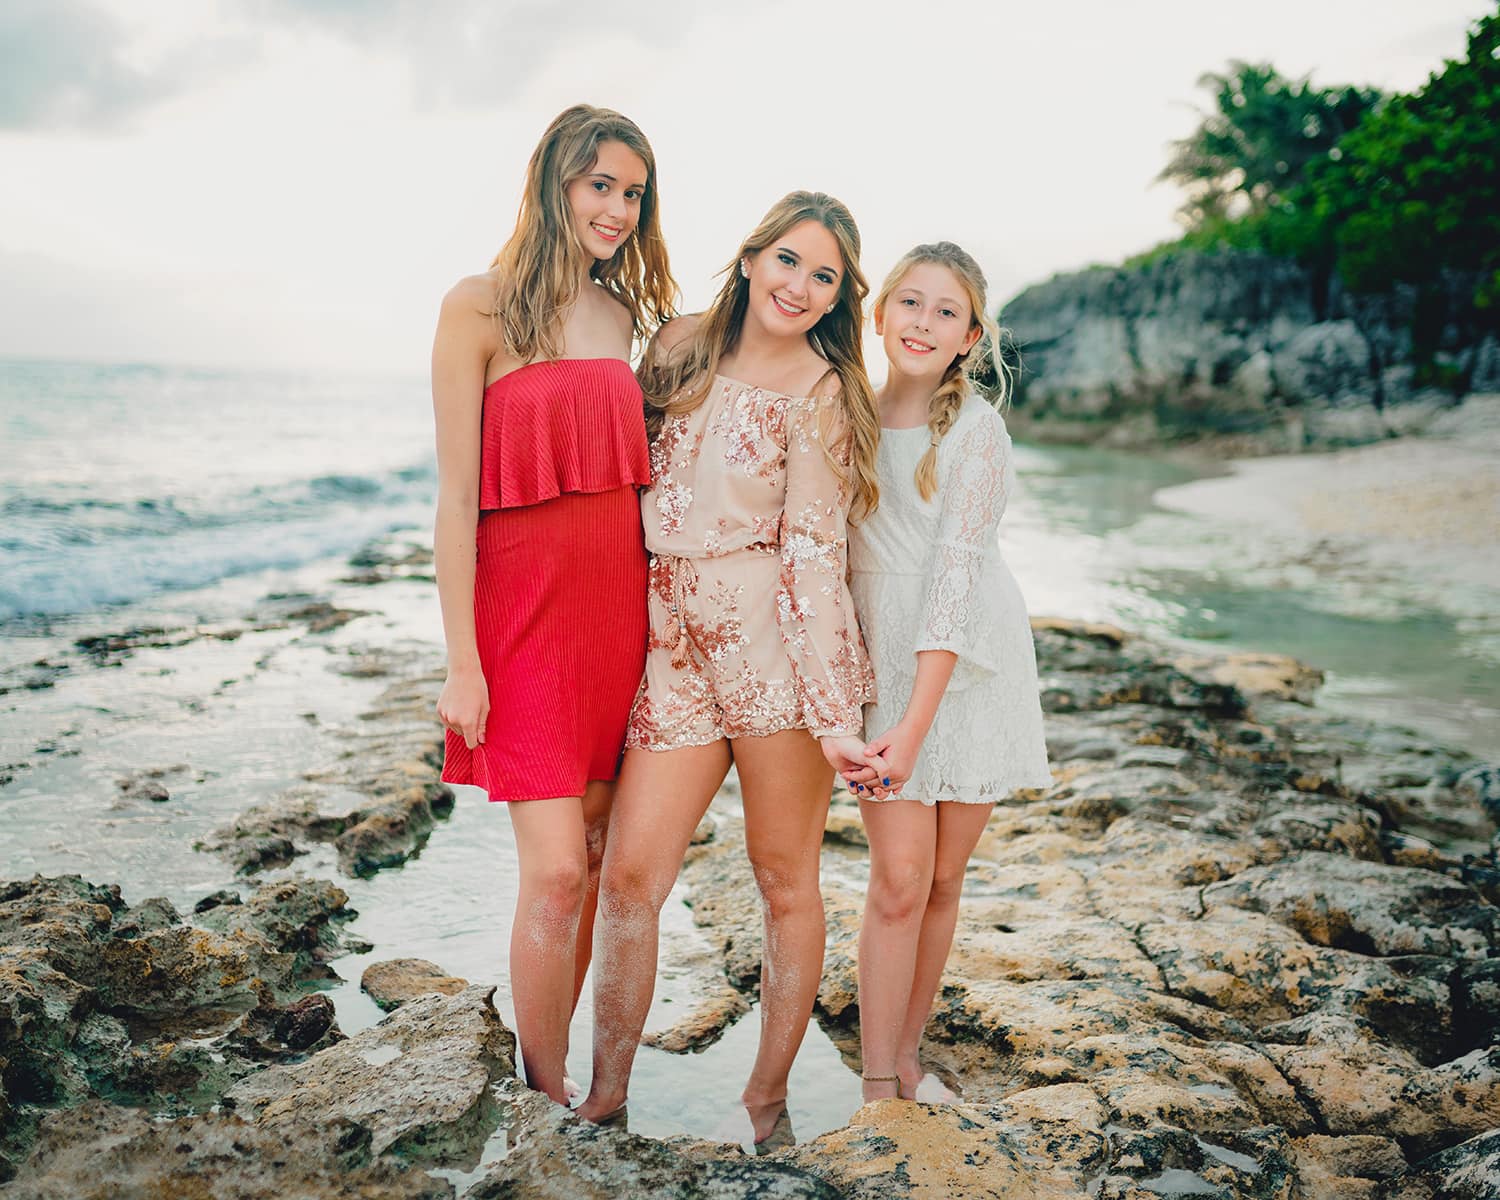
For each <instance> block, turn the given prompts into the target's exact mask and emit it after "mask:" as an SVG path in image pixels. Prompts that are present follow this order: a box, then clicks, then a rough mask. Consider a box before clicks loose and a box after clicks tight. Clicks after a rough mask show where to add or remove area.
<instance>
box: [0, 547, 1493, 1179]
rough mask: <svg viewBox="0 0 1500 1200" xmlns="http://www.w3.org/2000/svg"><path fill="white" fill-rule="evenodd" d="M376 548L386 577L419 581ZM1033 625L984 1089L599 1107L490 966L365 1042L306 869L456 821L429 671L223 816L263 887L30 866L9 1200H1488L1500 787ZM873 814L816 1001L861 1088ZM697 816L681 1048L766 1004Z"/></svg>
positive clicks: (725, 860) (980, 982)
mask: <svg viewBox="0 0 1500 1200" xmlns="http://www.w3.org/2000/svg"><path fill="white" fill-rule="evenodd" d="M364 559H365V561H364V562H363V563H362V565H361V567H360V570H361V572H363V573H365V575H366V576H367V577H366V578H362V579H360V580H359V582H361V583H368V584H375V583H379V582H381V580H382V578H390V577H397V578H399V577H402V576H403V574H409V573H410V572H411V571H413V570H418V571H419V570H421V563H420V562H417V561H415V560H413V559H412V558H411V556H410V554H407V555H405V557H404V560H403V561H399V562H398V561H397V560H398V559H403V555H401V554H389V553H388V554H385V555H383V556H382V555H381V554H378V553H372V554H368V555H365V556H364ZM382 573H384V574H382ZM372 596H373V593H372ZM1034 628H1035V632H1036V637H1037V645H1038V655H1039V662H1040V666H1041V669H1042V677H1043V689H1044V706H1045V708H1046V710H1047V735H1048V744H1049V749H1050V752H1051V757H1052V762H1053V770H1054V778H1055V782H1054V784H1053V786H1052V787H1051V788H1048V789H1046V790H1043V791H1037V792H1027V793H1019V794H1017V795H1016V796H1014V797H1012V798H1011V800H1010V801H1009V802H1007V803H1006V804H1005V805H1003V806H1001V807H1000V808H998V809H997V810H996V814H995V816H994V818H993V820H992V823H991V826H990V829H989V830H988V832H987V833H986V835H985V838H984V840H983V841H982V842H981V844H980V847H979V850H978V852H977V853H976V856H975V859H974V862H973V864H972V866H971V870H970V876H969V880H968V883H967V886H966V892H965V901H964V905H963V909H962V912H961V917H960V926H959V933H958V938H957V941H956V945H955V951H954V955H953V958H952V961H951V963H950V969H949V973H948V977H947V980H946V981H945V985H944V988H943V990H942V993H941V995H940V997H939V1002H938V1006H937V1009H936V1011H935V1013H934V1017H933V1020H932V1023H931V1024H930V1026H929V1029H928V1039H927V1053H928V1055H929V1057H930V1059H931V1065H932V1067H933V1068H934V1069H935V1070H937V1071H938V1072H939V1073H940V1074H942V1075H944V1076H945V1077H947V1078H948V1079H950V1080H951V1081H952V1082H954V1083H955V1084H957V1085H958V1086H959V1087H960V1089H961V1090H962V1094H963V1099H962V1101H961V1102H960V1103H959V1104H956V1105H952V1106H930V1105H919V1104H914V1103H908V1102H900V1101H883V1102H879V1103H877V1104H872V1105H868V1106H866V1107H864V1108H862V1109H860V1110H859V1111H858V1112H857V1113H855V1114H854V1116H853V1117H852V1118H851V1120H850V1122H849V1124H848V1125H847V1126H845V1127H844V1128H841V1129H837V1130H834V1131H832V1132H830V1133H826V1134H823V1135H822V1136H819V1137H817V1138H814V1139H812V1140H810V1141H807V1142H805V1143H803V1144H794V1145H787V1146H783V1147H781V1148H778V1149H775V1150H774V1151H773V1152H772V1153H769V1154H766V1155H763V1156H761V1157H748V1156H746V1155H745V1154H744V1153H743V1152H742V1151H741V1150H740V1149H738V1148H737V1147H735V1146H733V1145H728V1144H721V1143H713V1142H705V1141H701V1140H695V1139H690V1138H685V1137H677V1138H668V1139H665V1140H655V1139H650V1138H644V1137H640V1136H637V1135H634V1134H631V1133H629V1132H628V1131H627V1130H626V1129H624V1128H619V1127H608V1128H597V1127H593V1126H589V1125H585V1124H582V1123H580V1122H578V1121H577V1120H576V1118H573V1117H572V1116H570V1115H569V1114H567V1113H566V1112H564V1111H563V1110H561V1109H558V1108H557V1107H556V1106H553V1105H551V1104H550V1103H549V1102H547V1101H545V1100H543V1099H539V1098H538V1097H536V1096H534V1095H532V1094H531V1093H529V1092H527V1091H526V1090H525V1089H524V1087H522V1086H521V1085H520V1084H519V1083H518V1082H517V1081H516V1079H515V1063H514V1042H513V1039H512V1038H511V1036H510V1034H509V1032H508V1031H507V1030H506V1029H505V1027H504V1025H503V1023H502V1021H501V1019H500V1017H499V1015H498V1014H497V1013H496V1011H495V1009H494V1006H493V1003H492V991H493V989H491V988H487V987H484V986H478V985H476V986H465V985H464V981H463V980H461V979H455V978H453V977H452V976H451V975H450V974H449V973H448V972H447V971H445V970H444V968H443V966H442V965H441V964H434V963H407V964H404V965H400V966H394V967H391V968H389V969H386V970H382V971H374V970H373V968H372V969H370V970H367V971H366V985H367V988H368V989H369V991H370V993H371V995H372V996H374V997H375V998H376V1000H377V1001H378V1002H379V1003H380V1004H381V1006H382V1007H383V1008H387V1009H389V1010H390V1011H389V1013H388V1015H386V1016H385V1017H384V1019H382V1020H380V1021H379V1022H378V1023H377V1024H374V1025H372V1026H371V1027H370V1028H368V1029H364V1030H362V1031H360V1032H357V1033H355V1034H354V1035H353V1036H349V1037H345V1036H344V1034H343V1032H342V1031H341V1030H340V1029H339V1027H338V1022H337V1020H336V1019H335V1014H334V1009H333V1006H332V1005H331V1004H330V1003H329V1002H328V998H327V995H326V994H325V993H324V992H322V991H319V990H318V988H319V987H320V980H326V978H327V976H328V975H329V973H330V972H329V967H328V963H329V961H330V959H332V958H333V957H334V956H337V955H339V954H341V953H347V952H350V951H351V950H368V949H369V947H368V946H365V945H358V944H351V939H350V937H349V935H348V932H347V930H346V928H345V926H346V923H347V920H348V918H349V917H350V916H351V915H352V914H351V913H350V911H349V908H348V902H347V894H346V893H345V892H344V890H343V889H342V888H341V887H340V886H339V885H338V884H336V883H333V882H331V881H328V880H320V879H311V878H303V877H298V876H295V875H286V874H285V873H284V872H285V868H286V866H287V864H289V863H290V864H291V865H292V866H295V865H296V863H297V862H298V860H299V859H302V858H303V856H304V853H305V852H313V853H314V854H315V853H316V851H317V850H318V848H319V847H332V848H333V851H334V852H335V853H336V858H335V859H334V860H333V861H334V863H335V864H336V867H337V869H338V870H340V871H342V872H344V873H345V874H346V875H347V876H350V877H358V876H365V875H367V874H368V873H369V872H372V871H384V870H395V871H398V872H399V871H400V869H401V864H402V863H403V862H405V861H406V860H407V859H408V857H409V856H410V855H411V854H412V853H414V852H415V851H418V850H420V848H421V846H422V844H423V842H424V841H426V840H427V839H428V838H440V837H442V836H443V828H442V822H443V816H444V813H445V811H446V806H447V805H450V804H451V797H450V796H447V795H446V794H445V792H446V789H442V788H441V786H440V785H438V784H436V782H435V775H436V771H435V767H434V763H435V761H436V754H437V753H438V745H439V740H438V737H437V731H436V729H435V727H434V725H433V724H432V722H431V719H430V715H429V714H430V706H431V700H432V698H433V697H434V696H435V693H436V689H437V686H438V676H437V675H436V674H435V673H434V672H433V671H432V669H431V663H430V661H429V660H426V659H424V658H423V657H422V656H421V655H418V654H412V655H406V656H403V655H400V654H393V655H387V656H386V657H385V658H384V659H382V660H381V662H379V663H375V662H374V660H373V658H372V660H371V664H370V665H371V669H372V671H373V670H374V668H375V667H376V666H378V667H379V673H380V674H384V675H388V676H389V681H388V682H387V686H386V688H385V691H384V693H383V695H381V696H380V697H379V698H378V699H377V700H376V702H375V703H374V704H373V705H372V707H371V708H370V709H369V711H368V712H367V713H366V714H365V715H364V717H363V718H362V719H361V720H360V721H358V722H357V723H356V725H355V727H354V728H352V729H350V730H346V731H344V733H343V734H342V735H341V736H342V738H343V745H344V750H343V751H342V752H341V753H342V755H343V757H342V759H341V765H340V766H339V767H338V768H337V769H335V770H334V771H332V772H330V773H328V775H327V776H326V777H325V778H321V779H320V778H312V779H308V780H306V782H305V788H304V789H302V790H300V791H298V792H296V793H294V794H290V795H287V796H282V797H278V798H274V799H271V800H267V801H261V802H259V803H256V804H252V805H250V806H248V807H247V808H246V809H245V810H244V811H242V812H241V814H240V816H239V817H238V818H237V819H235V820H234V821H232V822H230V823H228V824H227V825H226V826H225V827H224V828H222V829H221V830H220V831H219V832H218V833H216V834H215V835H213V836H212V837H209V838H205V839H204V840H203V842H202V845H201V849H202V850H203V851H204V854H205V857H206V858H208V859H210V860H215V859H216V860H219V861H222V863H223V870H224V873H225V874H226V875H229V876H231V878H233V877H235V876H237V877H238V879H239V880H240V883H239V884H238V885H233V886H228V887H225V888H221V889H218V890H216V891H214V892H212V893H210V894H208V895H205V896H204V897H203V898H202V900H200V901H199V902H198V903H196V904H194V905H193V906H192V908H193V909H194V911H192V912H190V913H189V912H186V911H181V912H180V911H178V909H176V908H174V907H173V906H172V905H171V904H169V903H167V902H166V901H164V900H159V899H150V898H136V897H131V898H130V899H131V901H133V902H127V899H126V898H125V897H123V896H121V894H120V891H119V889H118V888H117V887H111V886H110V885H108V884H107V883H103V884H101V883H92V882H88V881H86V880H83V879H81V878H78V877H77V876H72V877H66V876H63V877H50V878H43V877H38V878H34V879H31V880H24V881H15V882H11V883H4V884H0V1196H16V1197H28V1198H29V1197H43V1196H45V1197H57V1196H78V1197H94V1196H99V1197H104V1196H109V1197H135V1196H140V1197H148V1196H149V1197H155V1196H161V1195H182V1196H195V1197H196V1196H201V1197H224V1198H228V1197H235V1198H240V1197H244V1198H249V1197H260V1196H286V1195H297V1196H299V1197H300V1196H306V1197H312V1198H319V1197H355V1196H403V1197H404V1196H412V1197H450V1196H454V1195H457V1194H462V1195H463V1196H465V1197H469V1198H472V1200H479V1198H481V1197H500V1196H505V1197H592V1196H599V1197H606V1196H607V1197H617V1196H621V1195H633V1194H641V1193H646V1192H648V1191H649V1192H655V1193H657V1194H659V1195H662V1196H707V1197H726V1198H727V1197H741V1196H745V1197H749V1196H755V1197H782V1196H785V1197H820V1198H822V1197H838V1196H844V1197H858V1198H861V1200H862V1198H865V1197H871V1198H873V1197H890V1196H913V1197H928V1196H931V1197H939V1196H942V1197H949V1196H953V1197H970V1196H972V1197H989V1196H1028V1197H1054V1196H1055V1197H1075V1196H1076V1197H1084V1196H1094V1197H1103V1198H1105V1200H1150V1198H1154V1197H1162V1196H1221V1197H1236V1198H1238V1197H1246V1198H1249V1197H1255V1198H1262V1197H1265V1198H1270V1197H1278V1198H1283V1197H1284V1198H1288V1200H1292V1198H1297V1197H1308V1198H1313V1197H1316V1198H1318V1200H1323V1198H1325V1197H1326V1198H1329V1200H1346V1198H1347V1200H1356V1198H1358V1200H1365V1198H1379V1200H1418V1198H1422V1200H1427V1198H1435V1197H1439V1196H1453V1197H1479V1196H1485V1195H1492V1194H1493V1191H1491V1190H1488V1189H1490V1187H1491V1184H1492V1182H1493V1181H1494V1180H1495V1179H1496V1178H1500V1048H1497V1045H1496V1041H1497V1036H1500V907H1497V903H1500V834H1497V821H1500V771H1497V769H1496V768H1495V767H1494V766H1492V765H1489V764H1486V763H1484V762H1481V761H1478V760H1476V759H1474V758H1473V757H1472V756H1469V755H1466V754H1463V753H1461V752H1453V751H1446V750H1443V749H1442V748H1439V747H1435V746H1433V745H1431V744H1430V743H1428V742H1426V741H1424V740H1423V739H1421V738H1419V737H1416V736H1415V735H1412V734H1408V733H1404V732H1402V731H1400V730H1396V729H1392V728H1388V727H1382V726H1378V725H1374V724H1371V723H1369V722H1363V721H1356V720H1351V719H1347V718H1339V717H1334V716H1330V715H1329V714H1327V713H1323V712H1320V711H1319V710H1318V708H1317V707H1316V704H1315V698H1316V691H1317V686H1318V683H1319V677H1318V675H1317V673H1316V672H1315V671H1312V670H1310V669H1309V668H1306V667H1304V666H1302V665H1301V664H1298V663H1295V662H1293V661H1292V660H1289V659H1282V658H1278V657H1275V656H1251V655H1235V656H1230V655H1219V656H1211V655H1207V656H1206V655H1195V656H1193V657H1191V658H1188V657H1184V656H1183V655H1182V654H1180V653H1178V652H1176V651H1173V650H1171V649H1169V648H1167V647H1164V646H1161V645H1158V644H1154V643H1152V642H1150V641H1147V640H1145V639H1142V638H1136V637H1131V636H1129V635H1127V634H1125V633H1123V632H1121V631H1119V630H1117V629H1114V628H1112V627H1109V626H1105V625H1097V624H1094V625H1090V624H1084V623H1080V622H1071V621H1063V620H1055V621H1049V620H1044V619H1039V620H1037V621H1036V622H1035V623H1034ZM356 665H357V662H356ZM838 800H839V802H838V803H836V804H835V806H834V810H833V812H832V814H831V815H830V819H829V825H828V834H827V837H826V839H825V859H824V866H825V870H824V880H825V888H824V890H825V897H826V902H827V909H828V917H829V921H828V924H829V943H828V958H827V964H826V968H825V975H824V980H823V985H822V988H821V991H820V994H819V1001H818V1011H817V1018H818V1020H819V1021H820V1023H821V1024H822V1025H823V1027H824V1029H825V1031H826V1032H827V1033H828V1035H829V1036H830V1037H831V1038H832V1039H833V1041H834V1044H835V1045H836V1046H837V1047H838V1048H839V1051H840V1052H841V1053H842V1054H843V1055H844V1057H845V1059H846V1061H847V1062H848V1063H849V1064H850V1065H851V1067H852V1068H854V1069H855V1070H857V1068H858V1061H857V1055H858V1037H857V1009H856V1007H855V1003H856V998H857V997H856V988H855V942H856V938H857V933H858V923H859V912H860V907H861V904H862V891H863V879H864V875H863V872H864V865H863V852H862V847H861V845H860V842H861V833H860V829H859V825H858V820H857V813H855V812H854V811H853V810H852V806H851V805H850V804H849V802H848V801H847V798H846V797H839V798H838ZM695 840H696V843H697V844H696V845H695V846H694V848H693V850H692V851H691V853H690V856H689V861H688V863H687V865H686V867H685V869H684V887H685V889H686V893H687V899H688V902H689V904H690V905H691V907H692V912H693V918H694V920H695V921H696V922H697V923H698V925H699V926H700V928H701V930H702V932H703V933H704V935H705V936H706V938H707V941H708V944H709V946H710V948H711V950H710V953H709V955H708V962H707V965H706V974H707V976H708V982H709V986H708V987H707V988H706V989H704V992H703V995H702V996H701V999H700V1001H699V1003H698V1004H697V1005H696V1006H695V1007H694V1008H693V1009H692V1011H691V1012H689V1013H688V1014H687V1015H686V1016H684V1017H682V1018H681V1019H679V1020H676V1021H674V1022H672V1023H670V1024H669V1025H668V1026H667V1027H666V1028H658V1029H653V1030H652V1032H651V1033H650V1034H649V1035H648V1036H649V1037H650V1038H651V1039H652V1044H653V1045H656V1046H658V1047H659V1048H662V1049H666V1050H671V1051H675V1052H681V1053H691V1052H694V1051H698V1050H701V1049H702V1048H703V1047H705V1046H707V1045H710V1044H712V1042H713V1041H714V1040H715V1039H716V1038H718V1037H719V1036H720V1035H722V1033H723V1032H724V1031H725V1029H727V1028H728V1027H729V1026H730V1025H732V1024H733V1022H735V1021H736V1020H738V1019H740V1017H742V1016H743V1015H744V1014H745V1013H746V1012H748V1011H749V1010H750V1009H751V1007H752V1005H753V1001H754V997H755V990H756V986H757V976H758V970H759V955H760V925H759V916H758V908H757V906H756V903H755V899H754V891H753V884H752V882H751V879H750V876H749V872H748V871H747V870H746V869H745V864H744V856H743V849H742V834H741V828H740V822H739V819H738V816H737V814H736V805H735V796H734V789H733V784H732V781H731V784H729V785H726V789H725V791H724V793H723V794H722V795H721V796H720V798H719V799H718V800H716V802H715V806H714V808H713V810H712V811H711V817H710V819H709V820H707V821H706V822H705V824H704V826H703V827H702V828H701V829H700V833H699V836H698V837H697V838H696V839H695ZM318 861H325V862H326V861H328V860H327V859H326V857H325V858H322V859H319V860H318ZM267 872H269V873H271V874H273V875H275V876H276V877H275V878H273V879H272V880H271V881H270V882H266V883H261V884H260V885H259V886H256V884H255V882H254V881H255V878H256V876H257V875H262V874H264V873H267ZM381 878H385V876H382V877H381ZM346 882H347V880H346ZM183 907H185V906H183ZM377 949H378V951H379V952H381V953H382V954H388V955H389V957H391V958H397V957H398V956H400V955H401V954H403V952H404V948H403V947H402V946H399V945H391V946H380V947H378V948H377ZM699 966H700V969H703V964H700V965H699ZM497 1145H503V1151H504V1152H503V1153H502V1154H500V1156H499V1157H495V1154H496V1150H495V1147H496V1146H497ZM457 1174H461V1175H463V1176H464V1178H465V1183H464V1184H463V1190H462V1192H461V1193H460V1192H459V1189H458V1187H456V1186H455V1184H454V1182H453V1177H454V1176H455V1175H457ZM476 1175H477V1178H476Z"/></svg>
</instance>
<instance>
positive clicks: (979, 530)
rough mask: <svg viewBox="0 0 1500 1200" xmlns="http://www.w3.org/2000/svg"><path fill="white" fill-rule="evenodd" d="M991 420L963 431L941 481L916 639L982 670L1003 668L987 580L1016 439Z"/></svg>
mask: <svg viewBox="0 0 1500 1200" xmlns="http://www.w3.org/2000/svg"><path fill="white" fill-rule="evenodd" d="M992 417H993V414H991V413H986V414H985V419H983V420H979V421H975V422H974V423H973V424H971V425H970V426H969V428H968V429H965V430H963V431H962V432H960V433H958V435H957V441H956V444H955V445H954V446H953V447H952V457H951V466H950V468H949V470H948V472H947V473H946V478H943V477H941V476H940V487H941V489H942V492H941V498H940V499H941V504H942V513H941V517H940V518H939V522H938V534H937V545H936V546H935V547H934V548H933V557H932V563H931V566H930V567H929V568H928V572H927V588H926V597H925V599H924V601H923V605H922V619H921V624H920V626H919V629H918V634H917V642H916V649H917V650H918V651H921V650H951V651H953V652H954V653H955V654H957V655H958V656H959V660H960V668H963V667H964V666H965V665H967V666H968V667H970V668H971V669H972V668H974V667H977V668H979V669H981V670H983V671H994V670H997V669H998V667H999V662H998V659H997V658H996V652H997V650H998V647H996V646H995V645H993V640H994V639H993V638H992V637H991V636H989V634H991V633H992V632H993V630H992V629H991V625H992V622H991V621H989V620H988V619H987V616H988V613H987V606H988V604H990V603H991V602H992V601H991V599H990V598H988V597H986V595H985V592H984V588H983V575H984V568H985V564H986V563H987V562H988V561H990V560H992V559H993V558H994V557H995V555H996V554H997V553H998V547H997V538H998V535H999V525H1000V517H1001V515H1002V514H1003V513H1004V512H1005V501H1006V498H1007V495H1008V493H1009V490H1010V484H1011V478H1012V476H1011V472H1012V468H1011V463H1010V437H1009V435H1008V434H1006V432H1005V428H1004V426H1003V425H1002V424H1001V423H1000V421H999V420H997V419H992Z"/></svg>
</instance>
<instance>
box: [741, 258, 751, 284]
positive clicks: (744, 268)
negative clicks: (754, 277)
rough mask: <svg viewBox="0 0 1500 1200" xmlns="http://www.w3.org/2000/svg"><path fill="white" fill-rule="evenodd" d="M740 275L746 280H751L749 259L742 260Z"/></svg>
mask: <svg viewBox="0 0 1500 1200" xmlns="http://www.w3.org/2000/svg"><path fill="white" fill-rule="evenodd" d="M740 274H741V275H743V276H744V277H745V278H746V279H749V278H750V260H749V259H748V258H742V259H740Z"/></svg>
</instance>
